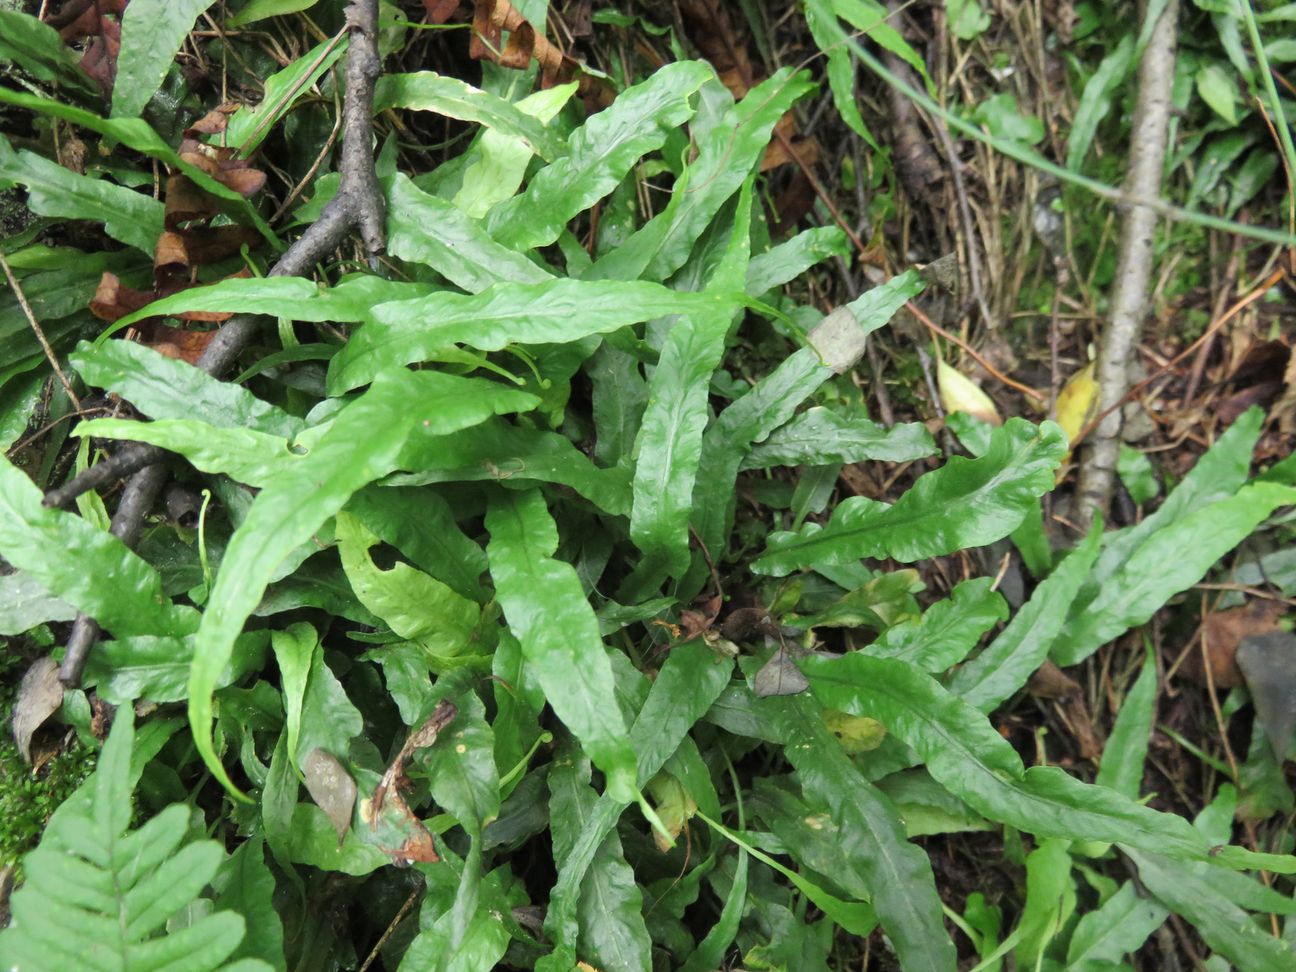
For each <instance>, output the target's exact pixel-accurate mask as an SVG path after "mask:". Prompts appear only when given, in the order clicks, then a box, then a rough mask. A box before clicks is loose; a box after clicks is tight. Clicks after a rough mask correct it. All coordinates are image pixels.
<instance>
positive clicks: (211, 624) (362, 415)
mask: <svg viewBox="0 0 1296 972" xmlns="http://www.w3.org/2000/svg"><path fill="white" fill-rule="evenodd" d="M495 389H498V390H497V391H496V390H495ZM530 400H532V399H531V396H529V395H523V394H522V393H520V392H515V391H510V390H509V389H505V388H503V387H501V386H498V385H490V384H489V383H478V382H474V381H473V380H472V379H466V378H458V377H454V376H451V375H445V374H440V373H437V372H430V371H424V372H419V373H413V372H408V371H403V370H402V371H394V372H389V373H387V374H384V375H382V376H380V377H379V378H378V380H376V381H375V382H374V384H373V386H372V387H371V388H370V389H369V390H368V391H366V392H365V393H364V394H363V395H361V396H360V397H359V398H357V399H356V400H355V401H353V402H351V403H350V404H348V405H347V406H346V407H345V408H344V409H342V411H341V412H339V413H338V415H337V417H336V418H334V419H333V421H332V424H331V425H330V426H329V428H328V430H327V431H326V432H325V433H324V434H323V435H322V436H321V437H320V439H319V441H317V442H316V443H315V445H314V447H313V448H312V449H311V451H310V454H309V455H307V456H305V457H303V458H302V460H301V462H298V463H295V464H293V465H291V466H289V467H287V469H286V470H285V471H284V472H283V474H282V475H280V476H277V477H276V478H275V479H274V481H273V482H271V483H269V484H268V485H267V486H266V487H265V488H264V489H263V490H262V491H261V493H260V494H259V495H258V496H257V498H256V500H255V501H254V502H253V504H252V507H251V509H250V510H249V511H248V514H247V517H246V518H245V519H244V520H243V523H242V524H241V525H240V526H239V528H238V529H237V530H236V531H235V532H234V535H233V536H232V537H231V538H230V543H229V546H228V547H227V548H226V551H225V558H224V560H223V561H222V562H221V569H220V573H219V574H218V575H217V577H216V584H215V586H214V587H213V589H212V593H211V598H210V600H209V601H208V604H207V610H206V612H205V613H204V615H203V623H202V626H201V627H200V628H199V631H198V642H197V648H196V653H195V656H194V665H193V671H192V673H191V675H190V679H189V720H190V724H191V725H192V726H193V730H194V738H195V740H196V741H197V745H198V750H199V752H200V753H202V755H203V758H204V760H205V761H206V762H207V764H208V766H209V767H210V768H211V770H212V772H213V773H215V774H216V776H217V778H218V779H219V780H220V781H221V782H222V783H224V784H225V785H226V786H227V787H230V788H232V784H230V782H229V779H228V777H227V776H226V774H225V771H224V768H223V767H222V766H221V765H220V762H219V760H218V759H217V757H216V753H215V750H214V748H213V746H212V741H211V726H210V719H211V691H212V686H213V685H214V683H215V679H216V677H217V675H218V674H219V673H220V671H221V670H222V669H223V668H224V667H225V663H226V660H227V659H228V657H229V652H230V649H231V647H232V645H233V643H234V637H235V636H236V635H237V633H238V631H239V629H240V628H242V626H243V622H244V620H245V619H246V618H247V617H248V615H249V614H250V613H251V612H252V610H253V609H254V608H255V607H256V605H257V602H258V601H260V599H261V595H262V593H263V592H264V590H265V587H266V585H267V584H268V583H269V581H270V580H271V578H272V577H273V576H274V574H275V571H276V568H277V567H278V566H279V564H280V563H281V562H282V561H283V560H284V559H285V558H287V557H288V556H289V554H290V553H291V552H292V551H293V550H294V549H296V548H297V547H298V545H300V544H302V543H305V542H306V541H307V540H309V539H310V537H311V535H312V534H313V533H314V532H315V531H316V530H317V529H319V527H320V526H321V525H322V524H323V523H324V522H326V521H327V520H328V519H329V518H330V517H332V516H333V515H334V514H335V513H337V512H338V510H340V509H341V508H342V507H343V505H345V503H346V501H347V500H348V499H350V498H351V496H352V494H353V493H355V492H357V491H358V490H359V489H361V488H362V487H364V486H367V485H368V484H369V483H371V482H373V481H374V480H376V479H378V478H380V477H382V476H384V475H386V474H387V473H389V472H391V471H392V470H393V469H395V468H396V466H397V463H398V461H399V458H400V454H401V451H402V450H403V448H404V447H405V445H406V443H407V442H408V441H409V439H410V438H411V437H416V438H417V437H423V436H426V437H432V436H436V435H443V434H446V433H448V432H452V431H456V430H458V429H462V428H468V427H471V426H473V425H476V424H479V423H481V422H482V421H484V420H485V419H486V418H488V417H489V416H491V415H493V414H497V413H499V412H505V411H509V410H511V409H513V408H516V407H518V405H520V404H525V403H526V402H528V401H530Z"/></svg>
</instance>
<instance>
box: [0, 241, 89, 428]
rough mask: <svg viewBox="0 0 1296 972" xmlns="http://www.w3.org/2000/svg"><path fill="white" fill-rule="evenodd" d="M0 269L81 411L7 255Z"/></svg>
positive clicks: (46, 354)
mask: <svg viewBox="0 0 1296 972" xmlns="http://www.w3.org/2000/svg"><path fill="white" fill-rule="evenodd" d="M0 267H3V268H4V275H5V279H6V280H8V281H9V287H10V289H11V290H12V291H13V292H14V296H15V297H17V298H18V306H19V307H21V308H22V312H23V315H24V316H25V317H26V318H27V323H28V324H29V325H30V326H31V329H32V333H33V334H35V335H36V340H37V341H39V342H40V346H41V350H42V351H44V352H45V357H46V358H47V359H48V360H49V363H50V366H51V367H52V368H53V369H54V374H56V375H58V380H59V383H60V384H62V386H63V391H65V392H66V393H67V397H68V401H69V402H71V403H72V407H73V408H75V409H76V410H77V411H78V412H79V411H81V400H80V399H79V398H77V395H76V392H74V391H73V390H72V383H71V382H70V381H68V379H67V375H65V374H63V369H62V368H61V367H59V363H58V355H56V354H55V353H54V349H53V348H51V347H50V343H49V341H47V340H46V339H45V332H44V331H42V330H41V326H40V321H38V320H36V315H35V314H34V313H32V309H31V304H29V303H27V295H26V294H24V293H23V289H22V284H20V283H19V282H18V278H17V277H15V276H14V272H13V270H12V269H10V267H9V261H8V260H6V259H5V255H4V254H3V253H0Z"/></svg>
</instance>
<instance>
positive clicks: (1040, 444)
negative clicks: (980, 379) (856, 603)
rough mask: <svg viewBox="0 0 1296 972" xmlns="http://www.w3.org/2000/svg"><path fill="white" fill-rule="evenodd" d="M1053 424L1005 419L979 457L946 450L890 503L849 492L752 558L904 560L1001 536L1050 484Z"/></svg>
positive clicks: (761, 567)
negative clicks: (820, 520) (945, 457)
mask: <svg viewBox="0 0 1296 972" xmlns="http://www.w3.org/2000/svg"><path fill="white" fill-rule="evenodd" d="M1066 449H1067V447H1066V436H1065V435H1064V433H1063V432H1062V430H1061V429H1060V428H1058V426H1057V425H1055V424H1053V423H1052V422H1046V423H1044V424H1043V425H1041V426H1035V425H1032V424H1031V423H1030V422H1027V421H1025V420H1024V419H1019V418H1012V419H1009V420H1008V421H1007V422H1006V423H1005V424H1004V425H1003V426H1002V427H1001V428H998V429H996V430H995V432H994V435H993V438H992V441H991V444H990V449H989V451H988V452H987V453H986V454H985V455H984V456H982V457H981V458H979V459H967V458H964V457H962V456H954V457H952V458H951V459H950V460H949V461H948V462H946V464H945V465H944V466H943V467H942V468H940V469H937V470H934V471H933V472H930V473H927V474H926V475H924V476H921V477H920V478H919V479H918V482H917V483H915V484H914V486H913V487H912V488H911V489H910V490H909V491H908V492H906V493H905V494H904V495H903V496H901V497H900V499H899V500H897V501H896V502H895V503H894V504H892V505H891V506H887V505H886V504H885V503H880V502H877V501H875V500H869V499H865V498H864V497H858V496H855V497H850V498H849V499H847V500H845V501H844V502H842V503H841V504H839V505H838V507H837V509H836V510H835V511H834V512H833V515H832V519H831V520H830V521H829V523H828V525H827V526H825V527H819V526H818V525H817V524H810V525H808V526H806V527H804V528H803V529H802V530H801V531H800V532H799V533H777V534H774V535H773V536H771V537H770V540H769V548H768V550H767V551H766V553H765V554H764V555H763V556H762V557H761V558H760V559H759V560H757V561H756V563H755V564H754V565H753V566H754V569H755V570H757V571H759V572H761V573H788V572H789V571H792V570H795V569H797V568H798V567H806V566H810V565H812V564H815V563H827V564H842V563H848V562H850V561H852V560H858V559H859V558H861V557H891V558H893V559H895V560H899V561H901V562H905V563H910V562H912V561H915V560H921V559H923V558H924V557H936V556H940V555H942V554H947V553H951V552H953V551H955V550H961V549H963V548H965V547H978V546H984V545H985V544H988V543H993V542H994V541H995V540H998V539H1000V538H1001V537H1004V536H1006V535H1007V534H1009V533H1011V532H1012V530H1013V529H1014V528H1015V527H1016V526H1017V525H1018V524H1019V523H1021V521H1022V518H1023V517H1024V516H1025V515H1026V512H1027V510H1028V509H1029V508H1030V507H1031V506H1032V505H1033V504H1034V503H1035V501H1036V499H1037V498H1038V497H1039V496H1040V495H1042V494H1043V493H1046V492H1048V491H1049V490H1050V489H1052V488H1053V471H1054V470H1055V469H1056V468H1057V466H1058V464H1059V463H1060V462H1061V461H1062V457H1063V455H1065V453H1066Z"/></svg>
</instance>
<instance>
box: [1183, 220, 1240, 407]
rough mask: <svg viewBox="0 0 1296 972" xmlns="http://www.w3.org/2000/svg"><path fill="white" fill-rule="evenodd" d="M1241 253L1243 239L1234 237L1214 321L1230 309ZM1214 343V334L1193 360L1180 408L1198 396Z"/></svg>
mask: <svg viewBox="0 0 1296 972" xmlns="http://www.w3.org/2000/svg"><path fill="white" fill-rule="evenodd" d="M1241 252H1242V237H1240V236H1235V237H1233V251H1232V253H1230V254H1229V262H1228V268H1227V269H1226V270H1225V271H1224V283H1223V284H1222V285H1221V286H1220V289H1219V294H1218V295H1217V296H1216V298H1215V309H1214V312H1213V313H1212V314H1211V319H1212V320H1216V321H1217V320H1219V319H1220V318H1221V317H1223V316H1224V311H1225V310H1226V309H1227V308H1228V299H1229V294H1231V293H1232V292H1233V288H1234V287H1236V286H1237V279H1238V257H1239V255H1240V254H1241ZM1214 343H1215V341H1214V335H1213V334H1212V335H1211V337H1210V338H1209V339H1207V340H1206V341H1205V343H1203V344H1202V346H1201V347H1200V348H1199V349H1198V350H1197V357H1195V358H1193V363H1192V370H1191V371H1190V372H1189V373H1188V385H1187V387H1185V388H1184V393H1183V398H1181V399H1180V400H1179V407H1180V408H1187V407H1188V406H1189V404H1190V403H1191V402H1192V400H1193V399H1194V398H1195V397H1196V396H1197V386H1198V385H1200V384H1201V379H1202V375H1203V374H1204V373H1205V371H1206V359H1207V358H1209V357H1210V353H1211V346H1212V345H1213V344H1214Z"/></svg>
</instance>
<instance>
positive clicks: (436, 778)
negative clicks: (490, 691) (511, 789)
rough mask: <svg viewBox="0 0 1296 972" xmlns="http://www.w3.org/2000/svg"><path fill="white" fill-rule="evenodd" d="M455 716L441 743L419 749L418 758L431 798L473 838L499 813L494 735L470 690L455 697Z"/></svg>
mask: <svg viewBox="0 0 1296 972" xmlns="http://www.w3.org/2000/svg"><path fill="white" fill-rule="evenodd" d="M456 706H457V707H458V710H459V714H458V715H457V716H456V717H455V720H454V722H452V723H451V724H450V725H449V726H447V727H446V728H445V729H444V730H443V731H442V734H441V738H442V739H443V740H444V741H443V743H442V745H440V746H432V747H431V748H429V749H426V750H422V751H420V754H419V755H418V756H417V757H416V761H421V762H422V763H423V764H424V766H425V767H426V769H427V774H428V779H429V780H430V781H431V786H432V796H433V798H434V799H435V800H436V802H437V805H438V806H442V807H445V808H446V810H448V811H449V812H450V813H451V814H453V815H454V817H455V819H456V820H458V821H459V825H460V826H461V827H463V828H464V830H466V831H467V832H468V833H469V834H470V835H472V836H473V837H478V836H480V834H481V829H482V827H484V826H485V825H486V824H488V823H490V822H491V821H492V820H494V819H495V818H496V817H498V816H499V812H500V782H499V773H498V772H497V771H496V768H495V735H494V733H493V732H492V731H491V727H490V724H489V723H488V722H487V721H486V716H485V709H484V707H483V706H482V703H481V700H480V699H479V698H477V696H476V695H475V694H474V693H472V692H464V693H462V694H461V695H459V696H458V697H457V699H456Z"/></svg>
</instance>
